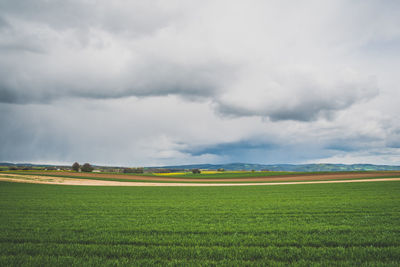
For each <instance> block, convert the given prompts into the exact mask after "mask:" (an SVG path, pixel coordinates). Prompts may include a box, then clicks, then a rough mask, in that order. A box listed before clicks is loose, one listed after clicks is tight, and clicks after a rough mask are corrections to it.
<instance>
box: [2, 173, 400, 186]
mask: <svg viewBox="0 0 400 267" xmlns="http://www.w3.org/2000/svg"><path fill="white" fill-rule="evenodd" d="M303 178H304V177H303ZM0 181H9V182H18V183H34V184H57V185H84V186H256V185H257V186H261V185H291V184H329V183H360V182H383V181H400V178H378V179H357V180H329V181H302V182H276V183H154V182H118V181H104V180H88V179H76V178H64V177H50V176H35V175H17V174H0Z"/></svg>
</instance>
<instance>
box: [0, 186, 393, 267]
mask: <svg viewBox="0 0 400 267" xmlns="http://www.w3.org/2000/svg"><path fill="white" fill-rule="evenodd" d="M158 264H161V265H186V266H187V265H199V266H200V265H202V266H204V265H218V266H221V265H222V266H223V265H226V266H233V265H234V266H235V265H236V266H242V265H268V264H269V265H274V266H279V265H282V266H286V265H287V264H294V265H301V266H310V265H322V266H326V265H337V266H341V265H378V266H379V265H385V266H390V265H391V266H398V265H399V264H400V182H376V183H374V182H370V183H357V184H323V185H316V184H315V185H290V186H273V187H269V186H256V187H218V188H215V187H194V188H193V187H81V186H56V185H34V184H18V183H6V182H1V183H0V266H24V265H37V266H54V265H64V266H73V265H80V266H98V265H109V266H115V265H126V266H129V265H138V266H145V265H158Z"/></svg>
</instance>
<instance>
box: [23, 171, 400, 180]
mask: <svg viewBox="0 0 400 267" xmlns="http://www.w3.org/2000/svg"><path fill="white" fill-rule="evenodd" d="M29 174H32V175H35V174H38V175H41V174H42V175H43V174H44V175H53V176H57V175H65V176H77V177H87V178H112V179H122V180H141V181H165V182H275V181H286V182H290V181H318V180H341V179H359V178H374V177H394V176H400V171H380V172H334V173H324V174H315V173H314V174H293V175H275V176H265V177H243V178H239V177H238V178H219V179H217V178H177V177H158V176H139V175H124V174H104V173H82V172H78V173H77V172H30V173H29Z"/></svg>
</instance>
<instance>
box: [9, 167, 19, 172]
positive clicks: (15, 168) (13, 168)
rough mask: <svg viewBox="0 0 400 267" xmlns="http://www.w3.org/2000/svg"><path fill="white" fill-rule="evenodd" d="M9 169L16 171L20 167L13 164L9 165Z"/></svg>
mask: <svg viewBox="0 0 400 267" xmlns="http://www.w3.org/2000/svg"><path fill="white" fill-rule="evenodd" d="M8 169H9V170H10V171H16V170H18V168H17V167H15V166H11V167H9V168H8Z"/></svg>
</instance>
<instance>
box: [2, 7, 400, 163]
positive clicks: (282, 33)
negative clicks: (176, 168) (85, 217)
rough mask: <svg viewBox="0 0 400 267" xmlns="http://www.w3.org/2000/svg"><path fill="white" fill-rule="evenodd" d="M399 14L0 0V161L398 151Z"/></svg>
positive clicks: (392, 10)
mask: <svg viewBox="0 0 400 267" xmlns="http://www.w3.org/2000/svg"><path fill="white" fill-rule="evenodd" d="M399 9H400V6H399V4H398V3H397V2H395V1H389V2H387V3H385V4H382V3H381V2H380V1H372V0H371V1H352V2H348V1H323V2H321V1H306V2H301V3H300V2H299V3H293V2H292V1H290V2H289V1H287V2H286V1H250V2H240V1H203V2H201V3H199V2H192V1H173V2H170V1H169V2H168V3H165V2H164V1H151V2H150V3H149V2H146V3H143V2H140V1H131V2H129V3H128V2H125V1H113V2H112V3H111V2H109V1H100V2H96V3H91V2H82V1H62V2H61V1H60V2H58V3H57V2H54V3H53V2H48V1H36V2H35V3H34V4H32V3H31V2H29V3H24V2H8V3H7V2H2V3H0V10H1V11H0V109H1V110H2V111H3V112H2V115H0V122H1V123H2V124H7V125H10V126H9V127H8V129H3V130H1V132H0V137H1V138H2V140H5V141H3V142H2V146H3V148H4V149H3V150H2V153H0V160H7V159H9V158H12V159H13V160H19V159H21V160H22V159H23V160H30V159H32V160H40V159H44V160H53V161H57V160H61V161H62V160H65V161H74V160H75V158H81V159H82V160H83V159H87V161H89V160H91V159H93V160H92V161H97V162H104V163H112V164H117V163H118V162H121V163H124V164H129V163H130V162H135V163H137V164H143V165H144V164H147V163H148V164H164V163H165V164H167V163H179V162H186V163H190V162H200V161H229V160H240V157H239V156H237V155H235V156H233V155H228V154H223V153H222V154H221V153H220V154H212V153H211V154H210V153H208V152H207V148H209V150H210V151H215V149H214V150H213V149H212V148H213V147H214V148H215V147H217V148H218V147H219V145H221V144H222V145H224V144H225V145H226V146H229V145H230V144H237V145H234V147H237V146H239V145H244V146H246V144H248V142H250V143H251V144H253V143H255V144H260V147H263V145H265V146H264V148H260V149H259V150H257V151H253V150H252V149H253V148H252V147H251V146H252V145H251V146H250V147H248V150H249V151H250V152H249V153H248V158H247V159H251V160H253V161H255V160H257V159H259V160H257V161H259V162H265V163H267V161H270V160H273V155H271V151H274V153H277V154H279V155H280V156H279V159H280V160H281V161H284V160H285V150H286V151H287V152H286V153H287V154H292V155H296V156H295V157H290V156H287V160H290V161H292V162H300V161H308V160H318V159H319V158H324V159H332V160H336V158H335V157H336V156H335V155H336V154H338V155H339V154H340V155H342V154H341V153H344V154H343V155H346V156H348V157H354V159H359V156H358V154H357V153H358V152H357V151H361V150H363V151H364V150H366V152H365V153H367V154H368V153H372V154H371V155H374V153H375V154H376V151H378V150H379V149H380V148H382V149H386V147H390V146H392V147H395V146H397V144H398V143H399V141H398V137H399V134H398V133H399V130H398V129H400V125H399V124H398V123H397V121H398V120H397V118H398V116H397V113H398V105H397V102H396V100H395V99H396V97H398V94H399V93H398V92H399V90H398V88H397V85H398V84H399V78H398V77H397V76H398V75H397V73H396V71H395V70H397V69H398V68H399V67H400V66H399V63H398V62H399V60H398V59H399V49H398V48H397V47H398V46H396V45H395V44H396V43H398V40H400V30H399V29H400V19H399V18H398V16H397V14H398V11H399ZM44 10H45V11H44ZM354 10H357V12H354ZM382 47H384V49H382ZM389 48H390V49H389ZM383 59H384V60H383ZM1 103H3V104H1ZM93 109H94V110H93ZM44 118H46V120H45V119H44ZM76 118H78V122H76ZM33 121H36V122H35V123H33ZM25 124H26V125H28V126H29V127H24V125H25ZM104 124H105V125H107V126H106V127H104V126H103V125H104ZM51 125H57V127H55V126H54V128H52V126H51ZM76 125H77V126H78V128H76ZM24 128H28V130H25V131H26V133H23V132H22V133H21V132H20V131H22V129H24ZM40 129H46V131H42V130H40ZM16 133H17V134H16ZM77 140H78V141H77ZM46 142H48V144H49V145H48V146H47V148H43V150H38V148H39V147H43V146H42V145H43V144H44V143H46ZM246 142H247V143H246ZM222 147H225V146H222ZM305 147H312V149H310V151H308V152H307V153H305V154H307V155H304V157H303V156H302V155H301V152H302V151H304V149H305ZM235 149H236V148H235ZM243 149H245V148H243ZM345 149H347V150H348V151H347V152H346V151H344V150H345ZM27 150H28V151H31V153H24V151H25V152H26V151H27ZM191 151H203V152H204V153H203V154H201V155H195V154H196V153H191ZM251 151H253V152H254V153H253V152H251ZM368 151H371V152H368ZM388 151H389V152H388V153H393V155H392V156H390V157H391V158H390V159H389V156H388V157H386V159H387V160H390V162H393V161H395V159H396V154H395V153H396V151H395V150H390V149H389V150H388ZM251 153H253V154H251ZM363 153H364V152H363ZM244 154H246V153H244ZM25 155H26V157H25ZM110 155H112V156H113V159H112V160H109V157H110ZM378 157H380V156H378ZM243 159H244V160H246V158H243Z"/></svg>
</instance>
